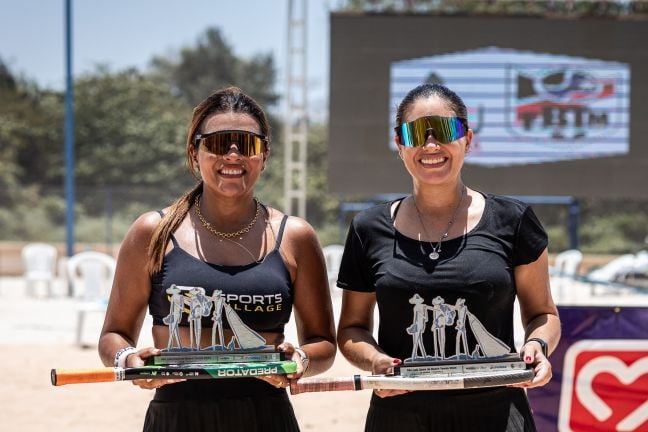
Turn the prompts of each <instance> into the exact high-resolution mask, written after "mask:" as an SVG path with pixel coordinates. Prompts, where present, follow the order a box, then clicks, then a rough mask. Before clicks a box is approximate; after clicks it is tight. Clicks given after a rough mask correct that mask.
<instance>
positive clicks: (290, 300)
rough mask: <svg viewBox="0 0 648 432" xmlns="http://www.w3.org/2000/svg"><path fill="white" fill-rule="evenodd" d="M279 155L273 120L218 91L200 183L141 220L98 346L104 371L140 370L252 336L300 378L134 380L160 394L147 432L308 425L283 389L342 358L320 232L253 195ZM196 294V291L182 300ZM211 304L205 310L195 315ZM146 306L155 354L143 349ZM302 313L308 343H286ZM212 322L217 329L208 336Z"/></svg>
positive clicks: (205, 122) (189, 147)
mask: <svg viewBox="0 0 648 432" xmlns="http://www.w3.org/2000/svg"><path fill="white" fill-rule="evenodd" d="M270 151H271V145H270V129H269V126H268V121H267V119H266V116H265V114H264V113H263V111H262V110H261V107H260V106H259V105H258V104H257V103H256V102H255V101H254V100H253V99H252V98H250V97H249V96H247V95H246V94H244V93H243V92H242V91H241V90H240V89H238V88H235V87H230V88H226V89H223V90H221V91H218V92H216V93H214V94H212V95H211V96H210V97H208V98H207V99H205V100H204V101H203V102H202V103H200V104H199V105H198V106H197V107H196V108H195V109H194V112H193V118H192V120H191V123H190V125H189V131H188V135H187V141H186V157H187V162H188V165H189V168H190V171H191V172H192V174H193V175H194V177H195V178H196V179H197V180H198V182H197V184H196V186H195V187H194V188H193V189H191V190H190V191H188V192H187V193H186V194H185V195H184V196H182V197H180V198H179V199H178V200H177V201H176V202H175V203H173V204H172V205H171V206H170V207H168V208H166V209H164V210H161V211H159V212H149V213H146V214H144V215H142V216H140V218H139V219H138V220H137V221H135V223H134V224H133V226H132V227H131V229H130V231H129V232H128V234H127V236H126V239H125V241H124V242H123V246H122V248H121V249H120V253H119V258H118V264H117V271H116V275H115V283H114V286H113V290H112V296H111V299H110V303H109V305H108V312H107V315H106V320H105V323H104V328H103V331H102V336H101V340H100V344H99V351H100V354H101V357H102V360H103V362H104V363H105V364H106V365H111V364H112V363H113V362H115V364H116V365H120V366H127V367H138V366H142V365H144V364H145V360H146V359H148V358H149V357H151V356H154V355H158V354H160V349H162V348H172V347H173V348H176V347H178V348H180V349H182V347H187V346H190V347H192V348H194V347H196V348H198V349H205V348H207V347H209V349H210V352H213V351H211V350H214V349H219V350H223V349H227V350H231V349H232V347H233V346H234V342H235V341H236V342H237V343H238V345H241V343H242V340H244V338H243V336H245V335H248V336H250V335H251V336H250V337H251V338H252V339H253V340H254V341H257V339H258V340H259V341H264V342H263V343H266V344H269V345H273V346H274V348H275V349H276V350H278V351H283V353H284V355H285V358H286V359H291V360H293V361H294V362H295V363H296V364H297V371H296V373H292V374H287V375H279V374H275V375H267V376H260V377H257V378H226V379H218V380H205V381H200V380H198V381H196V380H188V381H183V382H179V380H174V379H139V380H135V381H133V382H134V383H135V384H136V385H138V386H140V387H141V388H143V389H156V392H155V397H154V399H153V401H152V402H151V404H150V406H149V409H148V412H147V416H146V421H145V425H144V430H145V431H156V432H159V431H176V430H185V429H187V430H192V431H203V430H204V431H207V430H209V431H211V430H241V431H242V430H261V429H262V430H268V431H275V430H276V431H292V430H298V425H297V421H296V419H295V415H294V413H293V409H292V406H291V404H290V402H289V400H288V396H287V394H286V391H285V388H286V387H287V386H288V384H289V381H290V380H296V379H298V378H299V377H301V376H302V375H304V374H317V373H319V372H323V371H325V370H327V369H328V368H329V367H330V366H331V364H332V362H333V358H334V355H335V342H334V341H335V336H334V335H335V330H334V325H333V313H332V306H331V299H330V296H329V291H328V282H327V281H328V279H327V274H326V267H325V264H324V258H323V255H322V251H321V249H320V247H319V243H318V240H317V238H316V236H315V233H314V231H313V229H312V228H311V226H310V225H309V224H308V223H306V221H304V220H302V219H299V218H296V217H289V216H287V215H285V214H283V213H281V212H280V211H278V210H276V209H274V208H272V207H269V206H266V205H264V204H262V203H261V202H260V201H259V200H257V199H256V198H255V197H254V188H255V185H256V184H257V182H258V181H259V179H260V177H261V173H262V171H263V170H264V169H265V165H266V161H267V159H268V157H269V156H270ZM189 288H191V293H196V294H195V295H193V296H190V297H189V298H187V297H184V294H183V293H182V289H189ZM201 299H202V300H204V302H203V301H202V300H201ZM203 303H204V304H203ZM187 305H190V310H189V316H187V314H184V313H183V312H184V310H185V309H186V307H187ZM194 306H195V307H194ZM199 306H200V308H199ZM203 306H204V309H205V312H204V313H194V312H196V311H198V310H199V311H202V310H203ZM212 306H213V309H214V311H213V315H212V313H211V307H212ZM147 307H148V309H149V310H150V313H151V315H152V316H153V329H152V334H153V341H154V347H148V348H141V349H136V348H134V347H133V346H135V345H136V343H137V338H138V336H139V332H140V328H141V326H142V320H143V317H144V314H145V311H146V308H147ZM293 310H294V311H295V314H296V316H297V320H296V322H297V323H298V326H297V335H298V339H299V344H300V346H297V345H296V344H297V341H294V342H293V343H294V344H293V343H291V342H287V341H285V340H284V326H285V325H286V323H287V322H288V320H289V319H290V315H291V312H292V311H293ZM210 315H211V316H210ZM224 318H226V320H225V319H224ZM205 327H211V329H212V331H211V334H209V332H203V333H201V332H200V329H201V328H205ZM196 328H197V329H198V330H197V331H196ZM243 330H245V332H243ZM194 339H195V344H194ZM255 343H256V342H255ZM241 347H242V345H241ZM243 348H245V347H243ZM261 425H262V426H261Z"/></svg>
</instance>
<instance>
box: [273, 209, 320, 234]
mask: <svg viewBox="0 0 648 432" xmlns="http://www.w3.org/2000/svg"><path fill="white" fill-rule="evenodd" d="M267 210H268V223H269V224H271V226H272V227H273V229H275V231H277V232H278V230H279V229H280V227H281V224H282V223H283V221H284V219H285V225H284V236H285V237H289V238H303V237H311V236H314V235H315V230H314V229H313V227H312V226H311V224H309V223H308V221H306V220H305V219H303V218H300V217H298V216H290V215H286V214H285V213H283V212H282V211H280V210H277V209H275V208H273V207H267Z"/></svg>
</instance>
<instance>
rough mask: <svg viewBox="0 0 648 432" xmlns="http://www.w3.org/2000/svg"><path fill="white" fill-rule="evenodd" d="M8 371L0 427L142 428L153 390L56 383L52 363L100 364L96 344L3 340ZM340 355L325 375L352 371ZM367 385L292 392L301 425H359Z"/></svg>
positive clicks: (99, 431) (0, 395) (23, 430)
mask: <svg viewBox="0 0 648 432" xmlns="http://www.w3.org/2000/svg"><path fill="white" fill-rule="evenodd" d="M2 351H3V354H4V360H3V364H4V367H5V370H6V371H9V373H8V376H7V379H6V380H5V382H4V383H3V385H2V391H1V392H0V407H2V408H0V430H2V431H8V430H15V431H20V432H35V431H43V430H49V431H67V432H77V431H78V432H81V431H84V432H85V431H93V432H104V431H105V432H108V431H111V432H114V431H115V430H120V431H138V430H141V428H142V424H143V420H144V413H145V411H146V407H147V405H148V401H149V400H150V399H151V397H152V395H153V392H151V391H146V390H142V389H140V388H138V387H135V386H133V385H132V384H131V383H129V382H118V383H99V384H76V385H66V386H59V387H53V386H52V385H51V384H50V369H51V368H53V367H55V368H56V367H58V368H76V367H79V368H82V367H95V366H100V363H99V360H98V355H97V353H96V350H95V349H82V348H76V347H73V346H58V345H2ZM354 370H355V369H354V368H353V367H352V366H350V365H349V364H348V363H347V362H346V361H345V360H344V359H343V358H338V359H337V360H336V363H335V364H334V366H333V368H332V369H331V370H330V371H329V373H327V375H329V374H330V375H350V374H353V373H354ZM370 396H371V394H370V392H369V391H360V392H333V393H309V394H300V395H296V396H291V399H292V401H293V405H294V408H295V413H296V415H297V419H298V421H299V424H300V427H301V429H302V431H322V432H327V431H336V432H338V431H340V430H343V431H361V430H362V427H363V424H364V416H365V414H366V410H367V406H368V402H369V397H370Z"/></svg>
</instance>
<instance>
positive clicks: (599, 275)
mask: <svg viewBox="0 0 648 432" xmlns="http://www.w3.org/2000/svg"><path fill="white" fill-rule="evenodd" d="M635 264H636V257H635V255H634V254H625V255H621V256H619V257H617V258H615V259H613V260H612V261H610V262H609V263H607V264H605V265H604V266H602V267H599V268H597V269H595V270H592V271H591V272H589V273H588V274H587V279H589V281H590V282H594V284H593V285H592V294H595V291H596V287H597V285H605V284H606V283H607V284H609V283H612V282H624V281H625V279H626V277H627V276H628V275H629V274H631V273H632V272H633V271H634V270H635V268H636V267H635ZM597 282H598V284H597Z"/></svg>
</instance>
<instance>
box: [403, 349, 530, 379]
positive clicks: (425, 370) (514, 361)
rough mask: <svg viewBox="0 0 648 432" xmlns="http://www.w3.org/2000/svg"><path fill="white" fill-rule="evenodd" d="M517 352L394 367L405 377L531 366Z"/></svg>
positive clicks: (518, 368)
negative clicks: (499, 355) (500, 355)
mask: <svg viewBox="0 0 648 432" xmlns="http://www.w3.org/2000/svg"><path fill="white" fill-rule="evenodd" d="M530 367H531V366H530V365H527V364H526V363H524V361H522V360H521V359H520V356H519V355H517V354H510V355H506V356H502V357H482V358H477V359H458V360H456V359H447V360H437V361H435V360H421V361H410V362H407V363H404V364H402V365H400V366H395V367H394V375H397V376H402V377H405V378H417V377H435V376H463V375H474V374H480V375H481V374H485V375H488V374H490V373H501V372H507V371H509V372H512V371H520V370H525V369H528V368H530Z"/></svg>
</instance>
